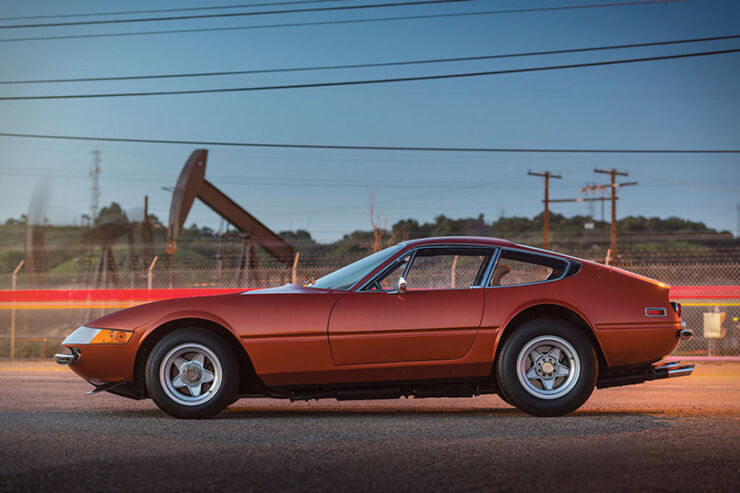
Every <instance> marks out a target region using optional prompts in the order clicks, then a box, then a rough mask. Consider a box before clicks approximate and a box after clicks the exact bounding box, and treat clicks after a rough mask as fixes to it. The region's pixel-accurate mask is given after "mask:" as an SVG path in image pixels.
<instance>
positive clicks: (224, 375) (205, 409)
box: [145, 328, 239, 418]
mask: <svg viewBox="0 0 740 493" xmlns="http://www.w3.org/2000/svg"><path fill="white" fill-rule="evenodd" d="M145 379H146V386H147V390H148V392H149V395H150V396H151V397H152V400H154V402H155V403H156V404H157V406H159V408H160V409H162V410H163V411H164V412H166V413H167V414H169V415H171V416H174V417H177V418H209V417H211V416H214V415H216V414H218V413H220V412H221V411H223V410H224V409H225V408H226V407H227V406H229V405H230V404H232V403H233V402H234V401H235V400H236V394H237V389H238V388H239V363H238V360H237V357H236V355H235V354H234V351H233V350H232V349H231V347H230V346H229V345H228V343H227V342H226V341H225V340H224V339H223V338H222V337H221V336H220V335H218V334H216V333H213V332H211V331H208V330H204V329H199V328H188V329H180V330H177V331H175V332H172V333H171V334H168V335H167V336H165V337H164V338H163V339H162V340H161V341H159V342H158V343H157V344H156V345H155V346H154V349H153V350H152V352H151V354H150V355H149V359H148V360H147V363H146V373H145Z"/></svg>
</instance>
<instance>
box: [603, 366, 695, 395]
mask: <svg viewBox="0 0 740 493" xmlns="http://www.w3.org/2000/svg"><path fill="white" fill-rule="evenodd" d="M693 371H694V365H681V363H680V362H679V361H671V362H668V363H666V362H662V363H653V364H652V365H647V366H644V367H642V368H637V369H633V370H629V371H625V372H620V373H616V374H613V375H606V376H604V377H602V378H599V381H598V382H597V383H596V387H597V388H599V389H605V388H607V387H620V386H622V385H634V384H638V383H643V382H649V381H651V380H661V379H663V378H674V377H686V376H689V375H691V373H692V372H693Z"/></svg>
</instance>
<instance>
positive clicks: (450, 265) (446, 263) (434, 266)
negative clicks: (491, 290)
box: [406, 248, 493, 290]
mask: <svg viewBox="0 0 740 493" xmlns="http://www.w3.org/2000/svg"><path fill="white" fill-rule="evenodd" d="M492 252H493V251H492V250H490V249H483V248H427V249H419V250H417V251H416V255H414V258H413V260H412V263H411V267H410V268H409V271H408V274H407V275H406V283H407V285H408V289H409V290H428V289H457V288H470V287H472V286H475V285H480V283H481V280H482V278H483V274H484V272H485V268H486V266H487V265H488V261H489V260H490V258H491V255H492Z"/></svg>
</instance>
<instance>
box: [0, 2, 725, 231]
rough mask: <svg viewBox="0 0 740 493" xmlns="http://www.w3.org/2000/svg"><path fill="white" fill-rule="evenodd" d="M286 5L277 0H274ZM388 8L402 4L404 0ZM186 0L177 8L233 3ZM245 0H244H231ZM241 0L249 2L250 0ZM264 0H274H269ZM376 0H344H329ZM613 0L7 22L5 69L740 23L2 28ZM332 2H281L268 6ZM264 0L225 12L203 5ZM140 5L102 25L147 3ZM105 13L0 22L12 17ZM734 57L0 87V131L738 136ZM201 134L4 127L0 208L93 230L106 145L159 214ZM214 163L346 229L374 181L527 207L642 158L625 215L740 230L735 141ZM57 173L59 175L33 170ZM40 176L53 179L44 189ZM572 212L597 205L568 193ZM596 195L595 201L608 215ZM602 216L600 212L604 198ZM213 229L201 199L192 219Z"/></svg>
mask: <svg viewBox="0 0 740 493" xmlns="http://www.w3.org/2000/svg"><path fill="white" fill-rule="evenodd" d="M272 1H274V0H265V2H272ZM393 1H396V0H393ZM229 3H230V2H223V0H220V1H219V0H213V1H207V0H189V1H186V2H179V3H178V4H177V5H178V6H180V7H201V6H209V5H210V6H219V5H224V4H229ZM233 3H238V2H232V4H233ZM244 3H257V2H256V0H245V1H244ZM259 3H263V2H259ZM371 3H378V2H371V1H367V0H366V1H364V2H363V1H360V0H338V1H334V2H324V3H323V6H330V5H363V4H371ZM605 3H607V2H604V1H600V0H571V1H565V0H564V1H556V0H539V1H530V0H527V1H506V0H476V1H469V2H458V3H453V4H440V5H413V6H403V7H394V8H383V9H365V10H353V11H338V12H314V13H295V14H280V15H260V16H254V17H231V18H218V19H198V20H181V21H168V22H146V23H133V24H113V25H89V26H65V27H45V28H22V29H2V28H0V67H2V70H0V81H12V80H29V79H45V78H64V77H99V76H122V75H145V74H169V73H188V72H208V71H226V70H253V69H271V68H285V67H303V66H316V65H334V64H354V63H374V62H389V61H402V60H420V59H430V58H444V57H467V56H478V55H494V54H502V53H518V52H527V51H540V50H553V49H567V48H583V47H591V46H601V45H612V44H624V43H640V42H654V41H668V40H676V39H687V38H698V37H710V36H724V35H735V34H740V32H738V31H740V27H739V26H738V22H737V20H738V19H740V2H736V1H733V0H725V1H723V0H695V1H680V2H673V3H661V4H651V5H632V6H625V5H622V6H614V7H605V8H590V9H574V10H561V11H549V12H526V13H511V14H500V15H478V16H467V17H447V18H435V19H416V20H397V21H388V22H373V23H354V24H335V25H320V26H304V27H281V28H262V29H251V30H233V31H218V32H197V33H181V34H169V35H142V36H123V37H106V38H85V39H63V40H37V41H3V39H9V38H19V37H32V36H50V35H65V34H90V33H110V32H131V31H148V30H158V29H181V28H183V29H185V28H203V27H224V26H250V25H264V24H277V23H300V22H311V21H325V20H341V19H367V18H375V17H387V16H407V15H421V14H435V13H462V12H479V11H487V10H501V9H511V8H518V9H521V8H533V7H551V6H562V5H585V4H605ZM312 6H313V7H315V6H322V4H321V3H317V4H307V5H292V6H291V5H283V6H279V7H273V9H291V8H297V7H312ZM156 8H173V4H172V2H165V1H163V0H160V1H151V0H150V1H143V0H140V1H129V2H125V3H121V2H116V1H96V2H90V1H72V0H68V1H65V2H56V1H42V0H33V1H28V2H2V3H0V17H2V18H7V17H15V16H32V15H54V14H75V13H93V12H110V11H121V10H136V9H156ZM247 10H253V11H258V10H265V7H261V8H252V9H227V10H213V11H195V12H182V13H178V14H179V15H185V14H194V13H196V14H197V13H219V12H243V11H247ZM161 15H164V14H139V15H128V16H114V17H101V18H106V19H107V18H136V17H152V16H161ZM91 19H100V18H97V17H82V18H62V19H26V20H2V21H0V25H10V24H20V23H41V22H60V21H76V20H91ZM733 48H740V39H736V40H724V41H713V42H705V43H693V44H685V45H673V46H657V47H649V48H632V49H625V50H612V51H602V52H595V53H593V52H592V53H580V54H560V55H543V56H533V57H526V58H508V59H498V60H487V61H470V62H455V63H445V64H428V65H415V66H396V67H377V68H363V69H353V70H324V71H315V72H283V73H274V74H257V75H238V76H226V77H210V78H203V77H194V78H187V79H161V80H139V81H115V82H83V83H80V82H75V83H61V84H15V85H9V84H1V85H0V97H3V96H20V95H53V94H75V93H77V94H82V93H97V92H105V93H109V92H137V91H150V90H154V91H156V90H180V89H200V88H225V87H244V86H255V85H276V84H300V83H307V82H323V81H340V80H359V79H377V78H387V77H406V76H416V75H431V74H447V73H458V72H479V71H490V70H500V69H509V68H521V67H534V66H541V65H558V64H570V63H583V62H590V61H599V60H611V59H619V58H638V57H647V56H659V55H666V54H676V53H688V52H698V51H712V50H724V49H733ZM739 86H740V53H732V54H725V55H717V56H706V57H697V58H688V59H678V60H665V61H656V62H649V63H637V64H624V65H614V66H602V67H588V68H578V69H572V70H560V71H545V72H531V73H517V74H507V75H495V76H483V77H471V78H459V79H448V80H432V81H417V82H405V83H394V84H378V85H359V86H349V87H326V88H310V89H288V90H276V91H260V92H236V93H219V94H199V95H171V96H151V97H127V98H95V99H66V100H20V101H0V133H2V132H5V133H29V134H51V135H70V136H93V137H123V138H144V139H175V140H198V141H236V142H270V143H300V144H340V145H341V144H346V145H380V146H450V147H506V148H511V147H526V148H543V147H545V148H615V149H640V148H644V149H740V132H739V130H740V92H739V91H738V90H737V88H738V87H739ZM195 148H197V146H193V145H165V144H137V143H107V142H80V141H55V140H41V139H26V138H12V137H0V221H1V220H4V219H5V218H7V217H19V216H20V215H21V214H24V213H26V212H27V211H28V208H29V202H30V198H31V195H32V193H33V191H34V189H35V188H36V187H42V188H40V190H44V194H43V196H44V204H45V208H44V215H45V216H46V217H48V218H49V220H50V221H51V222H54V223H66V224H70V223H79V222H80V217H81V214H84V213H87V212H88V210H89V204H90V179H89V177H88V171H89V169H90V166H91V164H92V151H93V150H99V151H100V153H101V158H102V162H101V165H100V166H101V173H100V175H99V180H100V191H101V198H100V204H101V205H106V204H109V203H110V202H113V201H115V202H118V203H120V204H121V205H122V206H123V207H124V209H126V210H129V211H130V212H131V214H132V215H135V214H136V211H137V210H138V211H139V213H140V210H141V205H142V203H143V197H144V195H148V196H149V201H150V209H151V212H153V213H155V214H157V215H158V216H159V217H160V218H163V219H165V218H166V217H167V216H168V209H169V202H170V199H171V194H170V192H168V191H167V190H164V189H163V187H172V186H173V185H174V183H175V181H176V179H177V176H178V174H179V171H180V169H181V168H182V166H183V164H184V163H185V161H186V159H187V157H188V156H189V154H190V153H191V152H192V151H193V150H194V149H195ZM208 149H209V158H208V165H207V172H206V178H207V179H208V180H209V181H211V182H212V183H213V184H214V185H216V186H217V187H219V188H220V189H221V190H223V191H224V192H225V193H226V194H228V195H229V196H231V197H232V198H233V199H234V200H236V201H237V202H238V203H239V204H240V205H242V207H244V208H245V209H247V210H248V211H249V212H251V213H252V214H254V215H255V216H256V217H258V218H259V219H260V220H261V221H262V222H263V223H265V224H266V225H267V226H268V227H270V228H271V229H273V230H275V231H281V230H286V229H307V230H308V231H310V232H311V234H312V235H313V237H314V238H316V239H318V240H320V241H333V240H336V239H338V238H340V237H341V236H342V235H343V234H345V233H348V232H351V231H353V230H357V229H369V228H370V218H369V203H370V195H371V194H374V195H375V202H376V210H377V211H378V212H379V213H380V214H382V215H383V216H384V217H385V218H386V219H387V221H388V224H393V223H394V222H395V221H397V220H399V219H405V218H415V219H417V220H419V221H429V220H433V218H434V217H435V216H437V215H439V214H445V215H447V216H449V217H470V216H478V215H479V214H481V213H483V214H484V215H485V217H486V218H487V219H488V220H493V219H496V218H498V217H500V216H515V215H516V216H529V217H531V216H534V215H536V214H538V213H540V212H541V210H542V203H541V200H542V196H543V184H542V180H541V179H539V178H535V177H531V176H527V171H528V170H532V171H545V170H549V171H551V172H553V173H560V174H561V175H562V179H560V180H553V181H552V185H551V191H550V196H551V198H574V197H578V196H579V192H578V190H579V188H580V187H582V186H583V185H585V184H587V183H589V182H597V183H598V182H604V181H605V180H606V179H607V177H606V176H604V175H599V174H595V173H594V172H593V169H594V167H600V168H612V167H615V168H617V169H619V170H621V171H625V172H628V173H629V176H628V177H626V178H624V179H623V181H638V182H639V185H638V186H634V187H625V188H624V189H622V190H620V193H619V197H620V200H619V202H618V208H617V212H618V217H624V216H628V215H645V216H660V217H669V216H679V217H682V218H686V219H690V220H694V221H702V222H705V223H706V224H707V225H709V226H710V227H713V228H717V229H720V230H729V231H732V232H733V233H735V231H736V227H737V224H738V214H740V209H739V208H738V207H737V206H738V204H740V197H739V195H740V194H739V192H740V154H713V155H702V154H636V155H634V154H616V155H615V154H609V155H605V154H527V153H442V152H392V151H346V150H342V151H338V150H308V149H280V148H234V147H220V146H210V147H208ZM43 183H46V185H40V184H43ZM44 187H45V188H44ZM552 210H553V211H555V212H558V213H562V214H565V215H568V216H570V215H574V214H586V213H588V211H589V209H588V205H586V204H583V203H565V204H554V205H553V207H552ZM600 214H601V212H600V209H599V207H598V206H597V207H596V216H597V219H598V218H600ZM606 214H607V218H608V217H609V211H608V208H607V210H606ZM193 222H195V223H198V224H199V225H208V226H211V227H213V228H214V229H218V228H219V227H220V219H219V217H218V216H217V215H216V214H215V213H213V212H212V211H210V210H209V209H208V208H207V207H206V206H204V205H202V204H198V203H196V205H194V207H193V209H192V211H191V213H190V216H189V218H188V221H187V223H188V224H191V223H193Z"/></svg>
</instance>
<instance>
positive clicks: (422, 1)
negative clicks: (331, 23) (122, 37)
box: [0, 0, 477, 29]
mask: <svg viewBox="0 0 740 493" xmlns="http://www.w3.org/2000/svg"><path fill="white" fill-rule="evenodd" d="M472 1H477V0H413V1H408V2H398V3H376V4H363V5H341V6H339V7H308V8H305V7H304V8H300V9H289V10H264V11H259V12H228V13H221V14H198V15H176V16H169V17H142V18H137V19H106V20H99V21H74V22H50V23H47V24H15V25H14V24H6V25H3V26H0V29H26V28H39V27H42V28H43V27H65V26H91V25H99V24H127V23H132V22H162V21H184V20H195V19H216V18H225V17H245V16H255V15H277V14H300V13H308V12H332V11H341V10H359V9H375V8H388V7H407V6H416V5H435V4H443V3H461V2H472Z"/></svg>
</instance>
